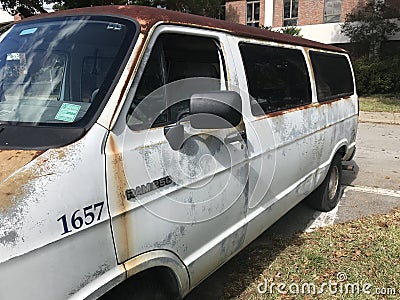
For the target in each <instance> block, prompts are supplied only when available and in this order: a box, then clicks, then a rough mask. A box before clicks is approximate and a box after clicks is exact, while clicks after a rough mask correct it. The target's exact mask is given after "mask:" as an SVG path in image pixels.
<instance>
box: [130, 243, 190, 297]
mask: <svg viewBox="0 0 400 300" xmlns="http://www.w3.org/2000/svg"><path fill="white" fill-rule="evenodd" d="M123 265H124V267H125V269H126V275H127V279H128V278H131V277H133V276H135V275H136V274H138V273H140V272H142V271H146V270H150V269H152V268H155V267H166V268H168V269H169V270H170V271H172V273H173V274H174V275H175V279H176V283H177V285H178V286H177V289H178V291H179V294H180V295H182V296H184V295H186V294H187V293H188V292H189V288H190V278H189V272H188V270H187V268H186V266H185V264H184V263H183V262H182V261H181V260H180V259H179V257H178V256H177V255H175V254H174V253H173V252H171V251H168V250H154V251H149V252H146V253H143V254H140V255H138V256H135V257H134V258H131V259H130V260H128V261H126V262H124V263H123Z"/></svg>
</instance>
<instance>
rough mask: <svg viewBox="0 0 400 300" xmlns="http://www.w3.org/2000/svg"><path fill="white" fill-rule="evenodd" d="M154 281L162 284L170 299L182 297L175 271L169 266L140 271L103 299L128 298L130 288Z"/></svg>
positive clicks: (102, 299)
mask: <svg viewBox="0 0 400 300" xmlns="http://www.w3.org/2000/svg"><path fill="white" fill-rule="evenodd" d="M146 282H152V283H155V284H157V285H158V286H161V287H162V289H163V290H164V291H166V292H167V293H168V297H169V298H170V299H180V293H179V292H180V291H179V287H178V282H177V278H176V276H175V274H174V272H173V271H172V270H171V269H169V268H167V267H153V268H150V269H148V270H144V271H142V272H139V273H137V274H135V275H133V276H131V277H129V278H128V279H126V280H125V281H123V282H121V283H120V284H119V285H117V286H116V287H114V288H113V289H111V290H110V291H108V292H107V293H106V294H105V295H103V296H102V297H101V298H100V299H101V300H109V299H110V300H111V299H128V298H129V290H130V289H132V288H137V287H140V286H141V284H142V283H146Z"/></svg>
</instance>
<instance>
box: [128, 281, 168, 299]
mask: <svg viewBox="0 0 400 300" xmlns="http://www.w3.org/2000/svg"><path fill="white" fill-rule="evenodd" d="M131 291H132V294H131V297H130V299H132V300H171V299H172V298H171V296H170V295H169V293H168V292H167V291H166V290H165V289H164V287H163V286H162V285H160V284H159V283H158V282H151V281H144V280H143V281H142V282H138V284H136V286H135V287H134V288H132V289H131Z"/></svg>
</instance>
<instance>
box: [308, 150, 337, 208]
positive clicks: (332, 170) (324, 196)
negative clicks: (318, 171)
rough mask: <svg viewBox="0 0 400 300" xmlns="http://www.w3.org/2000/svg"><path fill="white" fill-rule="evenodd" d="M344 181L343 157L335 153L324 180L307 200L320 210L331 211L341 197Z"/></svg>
mask: <svg viewBox="0 0 400 300" xmlns="http://www.w3.org/2000/svg"><path fill="white" fill-rule="evenodd" d="M341 183H342V159H341V157H340V156H339V155H335V157H334V158H333V160H332V163H331V166H330V167H329V171H328V174H327V175H326V177H325V179H324V181H323V182H322V183H321V185H320V186H319V187H317V189H316V190H315V191H313V192H312V193H311V194H310V195H309V196H308V197H307V198H306V202H307V203H308V204H309V205H310V206H311V207H312V208H315V209H317V210H320V211H324V212H327V211H330V210H332V209H334V208H335V207H336V205H337V204H338V202H339V199H340V186H341Z"/></svg>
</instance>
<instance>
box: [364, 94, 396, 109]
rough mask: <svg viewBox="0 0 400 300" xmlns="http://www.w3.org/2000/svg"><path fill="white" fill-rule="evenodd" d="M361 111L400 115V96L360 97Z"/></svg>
mask: <svg viewBox="0 0 400 300" xmlns="http://www.w3.org/2000/svg"><path fill="white" fill-rule="evenodd" d="M359 104H360V110H361V111H368V112H391V113H400V95H374V96H364V97H359Z"/></svg>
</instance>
